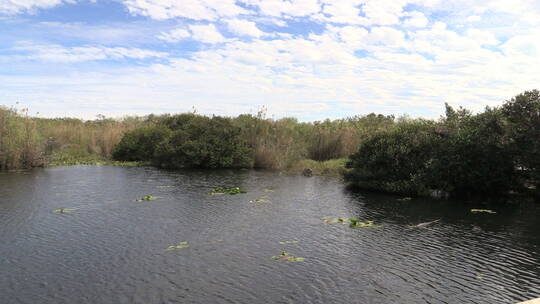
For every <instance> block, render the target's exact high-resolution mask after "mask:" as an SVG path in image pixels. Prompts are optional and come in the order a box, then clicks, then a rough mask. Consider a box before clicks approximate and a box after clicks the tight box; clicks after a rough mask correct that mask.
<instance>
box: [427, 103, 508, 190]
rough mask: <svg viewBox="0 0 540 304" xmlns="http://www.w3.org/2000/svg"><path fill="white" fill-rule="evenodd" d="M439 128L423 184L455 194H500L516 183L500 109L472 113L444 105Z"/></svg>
mask: <svg viewBox="0 0 540 304" xmlns="http://www.w3.org/2000/svg"><path fill="white" fill-rule="evenodd" d="M439 132H440V135H441V137H440V140H439V145H438V147H437V148H436V149H435V151H434V155H433V159H432V161H431V163H430V165H429V167H428V170H426V172H425V173H426V174H425V177H424V182H425V184H426V187H428V188H430V189H440V190H444V191H446V192H448V193H450V194H452V196H455V197H470V196H499V195H504V194H506V193H508V191H510V190H512V189H515V188H516V187H518V184H517V181H518V180H517V176H516V171H515V168H514V161H513V158H512V155H511V153H510V151H509V149H508V147H509V145H508V137H507V136H506V134H505V133H506V131H505V122H504V119H503V117H502V115H501V112H500V110H497V109H489V108H488V109H486V111H485V112H484V113H481V114H477V115H471V114H470V112H468V111H465V110H460V111H457V112H456V111H454V110H453V109H452V108H451V107H449V106H447V115H446V119H445V120H444V121H443V122H442V124H441V125H440V130H439Z"/></svg>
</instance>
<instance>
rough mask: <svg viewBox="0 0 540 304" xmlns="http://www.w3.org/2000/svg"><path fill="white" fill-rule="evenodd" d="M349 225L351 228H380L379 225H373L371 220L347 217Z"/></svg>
mask: <svg viewBox="0 0 540 304" xmlns="http://www.w3.org/2000/svg"><path fill="white" fill-rule="evenodd" d="M349 223H350V224H349V227H351V228H381V227H382V226H381V225H375V224H374V223H373V221H366V222H362V221H360V220H358V219H356V218H350V219H349Z"/></svg>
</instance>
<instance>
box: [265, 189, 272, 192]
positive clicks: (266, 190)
mask: <svg viewBox="0 0 540 304" xmlns="http://www.w3.org/2000/svg"><path fill="white" fill-rule="evenodd" d="M264 192H274V190H272V189H264Z"/></svg>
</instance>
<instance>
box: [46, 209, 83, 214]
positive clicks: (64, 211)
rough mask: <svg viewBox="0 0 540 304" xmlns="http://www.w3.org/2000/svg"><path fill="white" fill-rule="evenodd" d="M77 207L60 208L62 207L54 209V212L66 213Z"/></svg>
mask: <svg viewBox="0 0 540 304" xmlns="http://www.w3.org/2000/svg"><path fill="white" fill-rule="evenodd" d="M75 210H77V209H74V208H60V209H55V210H53V211H52V212H53V213H62V214H66V213H72V212H73V211H75Z"/></svg>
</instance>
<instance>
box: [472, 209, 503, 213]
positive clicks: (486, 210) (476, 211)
mask: <svg viewBox="0 0 540 304" xmlns="http://www.w3.org/2000/svg"><path fill="white" fill-rule="evenodd" d="M471 212H472V213H490V214H495V213H497V212H495V211H493V210H489V209H471Z"/></svg>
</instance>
